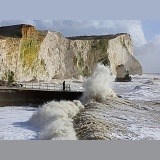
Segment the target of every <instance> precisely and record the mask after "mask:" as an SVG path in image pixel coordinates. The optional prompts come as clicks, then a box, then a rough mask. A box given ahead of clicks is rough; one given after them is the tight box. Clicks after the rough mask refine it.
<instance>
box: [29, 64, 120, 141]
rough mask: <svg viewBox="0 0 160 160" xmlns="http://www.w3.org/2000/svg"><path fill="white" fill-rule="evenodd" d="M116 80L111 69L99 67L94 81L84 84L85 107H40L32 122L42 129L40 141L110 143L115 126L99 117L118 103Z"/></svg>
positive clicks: (76, 104) (74, 104) (68, 103)
mask: <svg viewBox="0 0 160 160" xmlns="http://www.w3.org/2000/svg"><path fill="white" fill-rule="evenodd" d="M112 80H114V79H113V77H112V75H111V72H110V69H109V67H106V66H104V65H101V64H98V65H97V67H96V68H95V70H94V73H93V74H92V75H91V77H89V78H88V79H87V80H86V81H85V82H84V85H83V87H84V88H85V90H84V93H83V96H82V98H81V99H80V101H81V102H82V103H81V102H80V101H73V102H71V101H60V102H55V101H52V102H49V103H47V104H45V105H43V106H42V107H40V108H39V109H38V111H37V112H35V113H34V114H33V115H32V117H31V118H30V121H31V122H32V123H33V124H34V125H36V126H38V127H39V128H40V129H41V132H40V133H39V138H40V139H53V140H64V139H66V140H76V139H110V136H109V134H110V131H109V128H110V127H111V126H112V125H111V124H109V123H107V122H106V121H105V120H104V118H103V117H101V116H100V115H98V114H97V113H98V112H100V111H102V110H103V111H104V110H105V108H106V107H107V103H109V104H110V103H111V102H112V101H114V99H117V96H116V94H115V92H114V91H113V90H112V89H111V87H110V81H112ZM102 103H105V105H104V104H102ZM82 104H83V105H82ZM95 111H96V112H95ZM97 115H98V116H97Z"/></svg>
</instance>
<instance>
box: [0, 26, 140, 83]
mask: <svg viewBox="0 0 160 160" xmlns="http://www.w3.org/2000/svg"><path fill="white" fill-rule="evenodd" d="M98 62H101V63H103V64H105V65H109V66H110V68H111V71H112V73H113V74H115V75H116V74H117V73H116V67H117V66H118V65H121V64H123V65H124V67H125V68H126V69H127V70H128V71H129V73H130V74H131V75H134V74H142V67H141V65H140V64H139V62H138V61H137V60H136V59H135V58H134V57H133V45H132V40H131V38H130V36H129V35H128V34H126V33H121V34H116V35H104V36H79V37H68V38H65V37H64V36H63V35H62V34H61V33H59V32H50V31H37V30H36V29H35V28H34V27H33V26H30V25H15V26H8V27H0V76H1V77H5V75H6V73H7V72H8V70H10V71H13V72H14V74H15V80H17V81H29V80H31V79H33V78H34V77H36V79H37V80H38V81H50V80H52V79H54V78H72V77H74V78H78V77H79V75H82V76H88V75H90V74H91V73H92V71H93V68H94V66H95V64H97V63H98Z"/></svg>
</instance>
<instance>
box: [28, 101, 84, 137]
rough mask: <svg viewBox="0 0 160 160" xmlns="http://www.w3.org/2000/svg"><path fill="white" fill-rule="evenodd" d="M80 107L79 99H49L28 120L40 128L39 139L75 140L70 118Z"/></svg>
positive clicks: (81, 106)
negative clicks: (58, 100)
mask: <svg viewBox="0 0 160 160" xmlns="http://www.w3.org/2000/svg"><path fill="white" fill-rule="evenodd" d="M82 108H84V107H83V105H82V104H81V102H80V101H73V102H71V101H60V102H56V101H51V102H49V103H46V104H44V105H43V106H42V107H40V108H39V109H38V111H37V112H35V113H34V114H33V115H32V117H31V118H30V120H29V121H31V122H32V124H33V125H35V126H37V127H38V128H40V129H41V132H40V133H39V138H40V139H47V140H48V139H52V140H61V139H66V140H76V139H77V138H76V133H75V131H74V128H73V119H72V118H73V117H74V116H75V115H76V114H77V113H78V112H79V110H80V109H82Z"/></svg>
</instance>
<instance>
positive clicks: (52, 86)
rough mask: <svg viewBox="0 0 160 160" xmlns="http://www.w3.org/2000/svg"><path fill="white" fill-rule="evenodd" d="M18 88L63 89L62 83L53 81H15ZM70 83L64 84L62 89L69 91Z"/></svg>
mask: <svg viewBox="0 0 160 160" xmlns="http://www.w3.org/2000/svg"><path fill="white" fill-rule="evenodd" d="M16 84H17V87H18V88H26V89H36V90H63V84H55V83H34V82H16ZM70 90H71V88H70V84H66V85H65V90H64V91H70Z"/></svg>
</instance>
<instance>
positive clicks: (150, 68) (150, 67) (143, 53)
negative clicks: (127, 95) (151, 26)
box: [135, 35, 160, 73]
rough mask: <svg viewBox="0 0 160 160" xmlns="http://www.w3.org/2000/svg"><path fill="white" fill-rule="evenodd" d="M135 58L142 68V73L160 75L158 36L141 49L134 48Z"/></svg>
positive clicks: (159, 37) (159, 44)
mask: <svg viewBox="0 0 160 160" xmlns="http://www.w3.org/2000/svg"><path fill="white" fill-rule="evenodd" d="M135 57H136V58H137V59H138V60H139V61H140V63H141V65H142V67H143V73H160V61H159V59H160V35H155V37H154V38H153V39H152V40H151V41H149V42H147V43H146V44H145V45H143V46H141V47H136V48H135Z"/></svg>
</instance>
